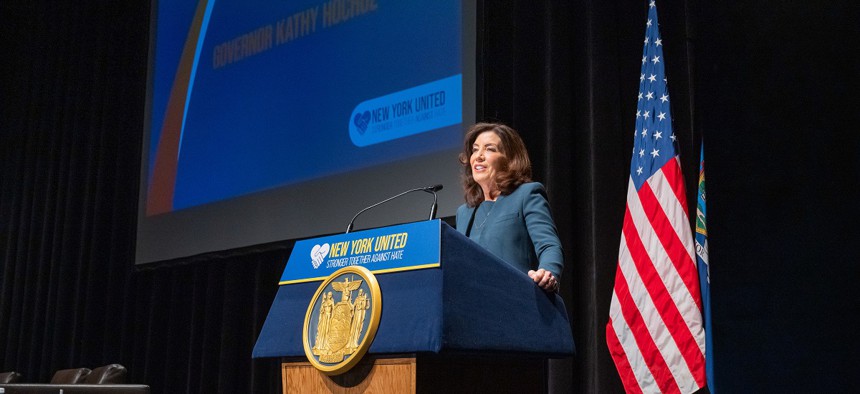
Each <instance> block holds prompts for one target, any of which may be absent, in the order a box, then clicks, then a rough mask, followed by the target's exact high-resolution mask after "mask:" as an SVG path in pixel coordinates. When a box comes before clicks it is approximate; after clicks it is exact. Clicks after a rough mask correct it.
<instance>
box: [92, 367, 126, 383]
mask: <svg viewBox="0 0 860 394" xmlns="http://www.w3.org/2000/svg"><path fill="white" fill-rule="evenodd" d="M126 374H127V371H126V369H125V367H123V366H122V365H120V364H108V365H104V366H101V367H98V368H96V369H93V371H92V372H90V374H89V375H87V377H86V379H84V383H86V384H123V383H125V375H126Z"/></svg>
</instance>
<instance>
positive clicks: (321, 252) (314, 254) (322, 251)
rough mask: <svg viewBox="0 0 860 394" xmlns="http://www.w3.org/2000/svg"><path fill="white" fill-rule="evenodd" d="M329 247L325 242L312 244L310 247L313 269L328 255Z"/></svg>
mask: <svg viewBox="0 0 860 394" xmlns="http://www.w3.org/2000/svg"><path fill="white" fill-rule="evenodd" d="M329 249H331V246H330V245H329V244H327V243H325V244H322V245H314V247H313V249H311V264H313V266H314V269H317V268H319V267H320V264H322V262H323V260H325V258H326V256H328V251H329Z"/></svg>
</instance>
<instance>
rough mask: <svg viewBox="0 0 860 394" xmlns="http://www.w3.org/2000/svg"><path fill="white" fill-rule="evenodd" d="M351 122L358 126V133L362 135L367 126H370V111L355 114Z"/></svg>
mask: <svg viewBox="0 0 860 394" xmlns="http://www.w3.org/2000/svg"><path fill="white" fill-rule="evenodd" d="M352 123H353V124H355V127H357V128H358V133H359V134H361V135H364V132H366V131H367V126H370V111H364V112H362V113H360V114H355V117H353V118H352Z"/></svg>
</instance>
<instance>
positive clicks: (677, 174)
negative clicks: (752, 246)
mask: <svg viewBox="0 0 860 394" xmlns="http://www.w3.org/2000/svg"><path fill="white" fill-rule="evenodd" d="M664 60H665V59H664V57H663V42H662V40H661V38H660V33H659V29H658V24H657V7H656V4H655V2H654V1H652V2H651V3H650V4H649V11H648V23H647V29H646V33H645V43H644V50H643V56H642V69H641V73H640V75H639V95H638V106H637V108H636V130H635V134H634V135H635V142H634V147H633V159H632V160H631V163H630V179H629V183H628V189H627V208H626V210H625V212H624V225H623V227H622V231H621V232H622V235H621V246H620V248H619V252H618V269H617V270H616V273H615V287H614V290H613V293H612V302H611V304H610V308H609V323H608V324H607V326H606V342H607V345H608V346H609V352H610V354H611V355H612V359H613V361H614V362H615V366H616V368H617V369H618V373H619V375H620V376H621V380H622V382H623V384H624V388H625V389H626V390H627V392H631V393H637V392H645V393H655V392H663V393H691V392H694V391H696V390H698V389H700V388H702V387H704V386H705V356H704V354H705V333H704V330H703V327H702V302H701V294H700V293H699V279H698V273H697V270H696V257H695V246H694V243H693V235H692V230H691V228H690V222H689V219H688V214H687V212H688V211H687V198H686V190H685V187H684V177H683V174H682V173H681V164H680V160H679V158H678V153H677V147H676V144H677V142H676V138H675V134H674V133H673V131H672V115H671V114H670V111H669V106H670V101H669V93H668V90H667V89H666V73H665V68H664Z"/></svg>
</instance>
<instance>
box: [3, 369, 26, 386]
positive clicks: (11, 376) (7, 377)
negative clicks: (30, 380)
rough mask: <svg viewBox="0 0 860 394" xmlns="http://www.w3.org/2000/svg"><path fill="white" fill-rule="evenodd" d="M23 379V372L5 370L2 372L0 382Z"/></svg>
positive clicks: (14, 381) (12, 381)
mask: <svg viewBox="0 0 860 394" xmlns="http://www.w3.org/2000/svg"><path fill="white" fill-rule="evenodd" d="M20 380H21V374H19V373H18V372H15V371H12V372H3V373H0V383H16V382H18V381H20Z"/></svg>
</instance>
